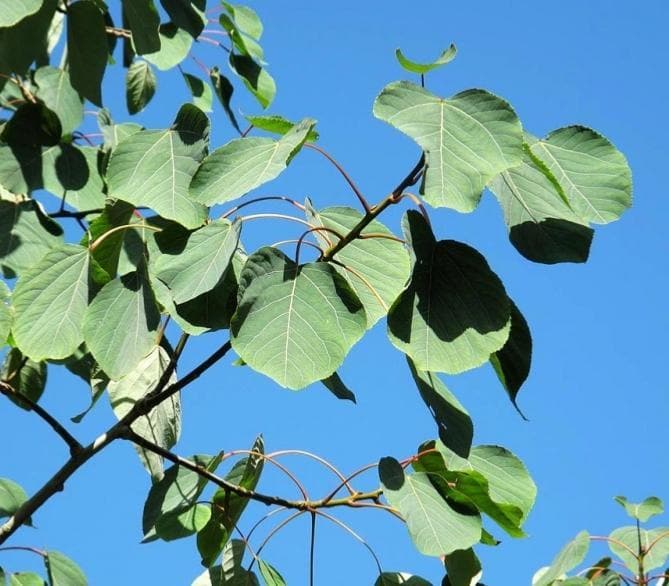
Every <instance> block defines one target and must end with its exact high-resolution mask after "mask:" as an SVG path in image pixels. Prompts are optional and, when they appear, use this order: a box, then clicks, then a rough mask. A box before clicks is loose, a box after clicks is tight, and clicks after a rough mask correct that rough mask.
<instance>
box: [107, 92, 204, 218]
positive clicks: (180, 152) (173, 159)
mask: <svg viewBox="0 0 669 586" xmlns="http://www.w3.org/2000/svg"><path fill="white" fill-rule="evenodd" d="M208 132H209V120H208V119H207V117H206V115H205V114H204V113H203V112H201V111H200V110H199V109H198V108H196V107H195V106H192V105H190V104H186V105H184V106H182V107H181V109H180V110H179V113H178V114H177V117H176V120H175V123H174V125H173V126H172V127H171V128H169V129H167V130H142V131H140V132H137V133H134V134H132V135H131V136H130V137H129V138H128V139H126V140H124V141H123V142H121V143H120V144H119V145H118V146H117V147H116V148H115V149H114V151H113V153H112V156H111V159H110V161H109V167H108V169H107V182H108V185H109V195H110V196H112V197H117V198H119V199H122V200H124V201H127V202H129V203H132V204H134V205H135V206H147V207H150V208H152V209H153V210H155V211H156V212H157V213H158V214H160V215H161V216H163V217H165V218H168V219H170V220H175V221H177V222H179V223H180V224H183V225H184V226H186V227H187V228H196V227H198V226H200V225H201V224H202V223H203V222H204V220H205V218H206V217H207V210H206V208H205V207H204V206H203V205H201V204H199V203H197V202H195V201H193V200H192V199H191V198H190V197H189V194H188V185H189V184H190V181H191V178H192V177H193V175H194V174H195V171H196V170H197V168H198V164H199V163H200V161H202V159H203V158H204V156H205V153H206V149H207V142H208Z"/></svg>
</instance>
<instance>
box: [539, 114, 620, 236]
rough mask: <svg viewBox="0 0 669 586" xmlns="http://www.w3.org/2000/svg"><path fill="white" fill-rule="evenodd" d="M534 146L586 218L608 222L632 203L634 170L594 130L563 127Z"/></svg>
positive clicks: (574, 204)
mask: <svg viewBox="0 0 669 586" xmlns="http://www.w3.org/2000/svg"><path fill="white" fill-rule="evenodd" d="M530 149H531V151H532V154H533V155H535V156H536V157H537V158H539V159H540V160H541V161H542V162H543V163H544V164H545V165H546V166H547V167H548V169H550V171H551V172H552V173H553V175H554V176H555V178H556V179H557V181H558V182H559V184H560V185H561V186H562V189H563V190H564V193H565V195H566V196H567V199H568V201H569V204H570V205H571V207H572V208H573V210H574V211H575V212H576V214H577V215H578V216H580V217H581V218H582V219H583V220H585V221H588V222H594V223H595V224H606V223H608V222H612V221H613V220H616V219H618V218H619V217H620V215H621V214H622V213H623V212H624V211H625V209H627V208H628V207H629V206H630V205H631V204H632V174H631V171H630V168H629V166H628V164H627V161H626V160H625V157H624V156H623V155H622V153H620V151H618V150H617V149H616V148H615V147H614V146H613V145H612V144H611V142H610V141H609V140H607V139H606V138H604V137H603V136H602V135H601V134H598V133H597V132H595V131H594V130H591V129H589V128H585V127H583V126H567V127H565V128H560V129H558V130H555V131H553V132H551V133H550V134H549V135H548V136H547V137H546V138H545V139H544V140H540V141H537V142H535V143H533V144H532V145H531V146H530Z"/></svg>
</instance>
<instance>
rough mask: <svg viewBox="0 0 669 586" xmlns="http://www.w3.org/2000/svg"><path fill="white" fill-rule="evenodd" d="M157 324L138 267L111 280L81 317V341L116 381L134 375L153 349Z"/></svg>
mask: <svg viewBox="0 0 669 586" xmlns="http://www.w3.org/2000/svg"><path fill="white" fill-rule="evenodd" d="M159 322H160V313H159V312H158V308H157V306H156V302H155V299H154V296H153V292H152V291H151V288H150V286H149V281H148V278H147V276H146V270H145V269H144V268H142V267H140V268H139V269H138V270H137V271H134V272H132V273H128V274H126V275H123V276H121V277H119V278H116V279H114V280H113V281H110V282H109V283H107V284H106V285H105V286H104V287H103V288H102V289H101V290H100V292H99V293H98V294H97V295H96V296H95V298H94V299H93V301H92V302H91V304H90V305H89V306H88V309H87V310H86V315H85V317H84V329H83V331H84V340H85V341H86V345H87V346H88V349H89V350H90V351H91V354H93V356H94V358H95V360H96V361H97V362H98V364H99V365H100V367H101V368H102V370H104V372H105V373H107V375H109V377H110V378H111V379H112V380H118V379H120V378H121V377H123V376H124V375H126V374H128V373H131V372H133V371H135V372H136V368H137V365H138V364H139V362H140V361H141V360H142V358H144V357H145V356H147V355H148V354H149V353H150V352H151V351H152V350H153V349H154V348H155V346H156V337H157V332H158V325H159ZM154 358H155V357H154ZM154 362H155V363H157V362H158V361H157V360H154Z"/></svg>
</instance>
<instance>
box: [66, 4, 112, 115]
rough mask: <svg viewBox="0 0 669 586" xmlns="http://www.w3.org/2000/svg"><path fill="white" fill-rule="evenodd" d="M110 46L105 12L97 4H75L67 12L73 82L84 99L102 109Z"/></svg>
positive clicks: (68, 51) (68, 50)
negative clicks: (103, 14) (103, 85)
mask: <svg viewBox="0 0 669 586" xmlns="http://www.w3.org/2000/svg"><path fill="white" fill-rule="evenodd" d="M108 55H109V47H108V45H107V33H106V31H105V21H104V18H103V17H102V13H101V12H100V10H99V9H98V7H97V6H96V5H95V3H94V2H90V1H88V0H84V1H82V2H75V3H74V4H72V6H69V7H68V9H67V56H68V63H69V68H70V69H69V71H70V81H71V82H72V86H73V87H74V89H75V90H77V91H78V92H79V93H80V94H81V95H82V96H83V97H84V98H86V99H87V100H90V101H91V102H93V103H94V104H95V105H96V106H100V107H102V91H101V85H102V78H103V77H104V74H105V67H106V66H107V57H108Z"/></svg>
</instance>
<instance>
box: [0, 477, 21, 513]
mask: <svg viewBox="0 0 669 586" xmlns="http://www.w3.org/2000/svg"><path fill="white" fill-rule="evenodd" d="M27 500H28V495H27V494H26V491H25V490H23V489H22V488H21V487H20V486H19V485H18V484H16V482H14V481H13V480H10V479H9V478H0V518H2V517H11V516H12V515H13V514H14V513H16V511H18V510H19V507H20V506H21V505H22V504H23V503H25V502H26V501H27Z"/></svg>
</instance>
